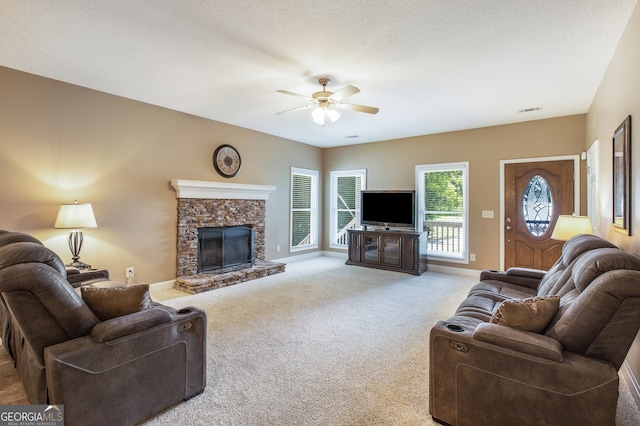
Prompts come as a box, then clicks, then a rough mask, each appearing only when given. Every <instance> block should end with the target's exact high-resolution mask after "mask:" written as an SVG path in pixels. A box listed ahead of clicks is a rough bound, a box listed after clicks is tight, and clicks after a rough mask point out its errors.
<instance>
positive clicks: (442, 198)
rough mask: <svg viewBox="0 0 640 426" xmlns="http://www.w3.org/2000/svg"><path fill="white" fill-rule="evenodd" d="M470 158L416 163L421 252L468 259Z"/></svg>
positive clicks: (447, 257) (434, 255) (465, 261)
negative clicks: (453, 161)
mask: <svg viewBox="0 0 640 426" xmlns="http://www.w3.org/2000/svg"><path fill="white" fill-rule="evenodd" d="M468 187H469V162H460V163H443V164H426V165H419V166H416V188H417V202H416V204H417V206H418V229H419V230H420V232H421V235H420V252H421V253H426V254H427V255H428V256H429V257H430V258H435V259H438V258H441V259H440V260H443V261H447V262H458V263H469V249H468V247H469V226H468V223H469V214H468V211H469V201H468V199H469V197H468Z"/></svg>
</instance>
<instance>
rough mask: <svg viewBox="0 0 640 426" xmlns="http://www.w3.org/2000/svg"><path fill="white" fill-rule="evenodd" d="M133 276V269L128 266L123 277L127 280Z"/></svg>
mask: <svg viewBox="0 0 640 426" xmlns="http://www.w3.org/2000/svg"><path fill="white" fill-rule="evenodd" d="M135 274H136V273H135V269H133V266H129V267H128V268H127V269H126V271H125V275H126V277H127V278H133V276H134V275H135Z"/></svg>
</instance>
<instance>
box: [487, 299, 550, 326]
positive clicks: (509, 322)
mask: <svg viewBox="0 0 640 426" xmlns="http://www.w3.org/2000/svg"><path fill="white" fill-rule="evenodd" d="M559 306H560V297H558V296H546V297H529V298H527V299H509V300H505V301H504V302H502V303H501V304H500V306H498V309H497V310H496V312H495V313H494V314H493V316H492V317H491V320H490V321H489V322H490V323H492V324H498V325H505V326H507V327H511V328H515V329H518V330H524V331H530V332H533V333H541V332H542V331H544V329H545V328H547V326H548V325H549V323H550V322H551V320H552V319H553V318H554V317H555V316H556V313H557V312H558V307H559Z"/></svg>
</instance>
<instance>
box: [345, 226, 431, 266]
mask: <svg viewBox="0 0 640 426" xmlns="http://www.w3.org/2000/svg"><path fill="white" fill-rule="evenodd" d="M348 232H349V259H348V260H347V262H346V264H347V265H358V266H367V267H369V268H378V269H386V270H389V271H397V272H406V273H409V274H414V275H420V274H421V273H423V272H424V271H426V270H427V258H426V256H420V247H419V245H420V234H419V233H418V232H399V231H386V230H379V231H378V230H376V231H364V230H356V229H350V230H349V231H348Z"/></svg>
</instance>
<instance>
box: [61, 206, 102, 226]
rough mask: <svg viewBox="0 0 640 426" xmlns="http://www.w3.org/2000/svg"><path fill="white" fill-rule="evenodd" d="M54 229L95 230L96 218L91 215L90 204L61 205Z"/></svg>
mask: <svg viewBox="0 0 640 426" xmlns="http://www.w3.org/2000/svg"><path fill="white" fill-rule="evenodd" d="M53 227H54V228H66V229H78V228H97V227H98V224H97V223H96V217H95V216H94V215H93V208H92V207H91V203H86V204H63V205H61V206H60V211H58V217H57V218H56V223H55V224H54V225H53Z"/></svg>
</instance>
